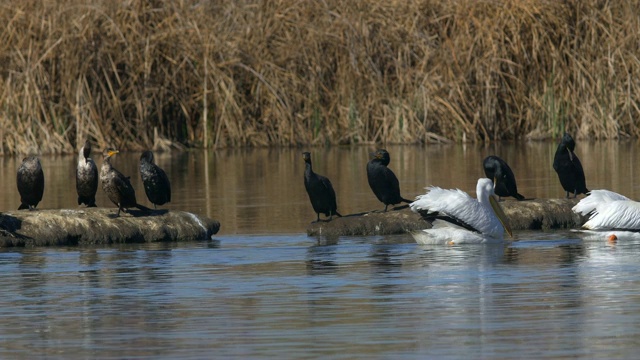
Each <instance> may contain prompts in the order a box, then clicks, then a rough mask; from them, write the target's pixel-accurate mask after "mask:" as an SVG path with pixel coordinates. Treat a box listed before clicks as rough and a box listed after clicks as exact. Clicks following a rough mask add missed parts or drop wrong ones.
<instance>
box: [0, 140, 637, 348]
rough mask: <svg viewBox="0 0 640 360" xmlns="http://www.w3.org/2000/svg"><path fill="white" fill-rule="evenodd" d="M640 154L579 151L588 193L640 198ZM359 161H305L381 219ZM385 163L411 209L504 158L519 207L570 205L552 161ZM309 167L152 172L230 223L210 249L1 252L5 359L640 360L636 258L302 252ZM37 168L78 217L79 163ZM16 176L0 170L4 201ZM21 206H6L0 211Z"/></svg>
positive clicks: (517, 248) (53, 197) (410, 157)
mask: <svg viewBox="0 0 640 360" xmlns="http://www.w3.org/2000/svg"><path fill="white" fill-rule="evenodd" d="M637 147H638V146H637V144H636V143H633V142H626V143H622V144H619V145H618V144H609V143H593V144H588V143H579V144H578V149H577V153H578V155H579V156H580V157H581V159H582V161H583V164H584V166H585V170H586V172H587V186H588V187H590V188H609V189H612V190H615V191H619V192H621V193H624V194H625V195H628V196H631V197H635V198H638V197H640V196H638V195H640V194H636V193H637V192H638V191H639V190H638V188H637V187H636V185H635V184H634V181H633V179H635V178H637V176H638V175H639V174H638V170H636V167H635V153H637ZM367 150H369V149H365V148H354V149H351V148H332V149H330V150H316V151H313V157H312V159H313V160H314V167H315V168H316V171H317V172H319V173H322V174H325V175H328V176H329V177H330V178H331V179H332V182H333V183H334V186H335V187H336V190H337V192H338V201H339V207H340V209H341V210H342V212H343V213H353V212H360V211H364V210H371V209H377V208H382V206H381V204H379V203H378V202H377V200H376V199H375V197H373V195H372V194H370V191H369V189H368V186H367V185H366V177H364V164H365V163H366V152H367ZM389 151H390V153H391V156H392V162H391V167H392V169H394V171H396V174H398V177H399V178H400V180H401V187H402V189H403V195H405V197H411V196H414V195H416V194H419V193H421V192H422V188H423V187H424V186H426V185H430V184H433V185H440V186H444V187H460V188H463V189H464V190H467V191H472V190H473V188H474V187H475V182H476V179H477V177H478V176H480V174H481V170H480V169H479V165H478V164H479V161H480V160H481V159H482V158H483V157H484V156H486V155H488V154H489V153H492V152H494V151H495V152H496V153H498V154H499V155H502V156H503V157H504V158H505V159H507V161H509V162H510V163H511V165H512V167H513V168H514V171H515V173H516V176H517V177H518V181H519V188H520V192H521V193H523V194H524V195H525V196H527V197H546V196H554V197H558V196H562V195H563V193H562V189H561V188H560V187H559V185H558V184H557V178H556V177H555V173H553V169H551V165H550V158H552V157H553V152H554V151H555V145H553V144H544V143H531V144H525V145H521V146H518V147H515V146H513V145H503V146H502V147H500V148H499V149H491V148H477V147H471V146H467V147H464V146H441V147H431V148H419V147H389ZM300 153H301V151H299V150H267V149H258V150H246V151H223V152H216V153H206V154H205V153H201V152H193V153H182V154H157V155H156V158H157V161H158V162H159V163H160V164H161V165H162V166H163V167H165V169H166V170H167V172H168V173H169V174H170V177H171V179H172V181H173V182H172V183H173V187H174V201H173V202H172V203H171V204H170V206H169V208H172V209H184V210H188V211H192V212H196V213H200V214H205V215H208V216H210V217H213V218H216V219H218V220H220V221H221V223H222V228H221V232H220V233H219V234H218V235H216V236H215V240H213V241H203V242H193V243H166V244H130V245H118V246H115V245H114V246H100V247H98V246H81V247H55V248H26V249H2V250H0V273H2V274H3V275H4V276H3V277H2V278H1V280H0V288H2V289H3V296H2V297H0V338H2V342H0V344H1V345H0V358H3V359H4V358H52V359H54V358H60V359H63V358H64V359H69V358H106V359H108V358H112V359H121V358H138V359H175V358H191V359H201V358H212V357H215V358H247V357H253V358H258V357H259V358H263V357H272V358H316V357H330V358H349V359H351V358H364V357H373V358H451V359H458V358H486V359H496V358H514V357H528V358H569V357H570V358H574V357H582V358H614V357H617V358H634V357H635V354H637V351H638V349H640V346H639V342H640V340H638V339H640V337H639V336H638V335H639V334H638V333H639V332H640V326H638V325H637V324H639V323H640V301H639V300H640V276H638V274H640V262H639V261H638V260H637V259H638V258H639V255H640V241H628V242H627V241H625V242H623V241H619V242H618V243H617V244H609V243H606V242H601V241H583V240H581V239H580V238H579V237H578V235H577V234H576V233H573V232H569V231H555V232H547V233H545V232H522V231H521V232H517V233H516V241H515V242H513V243H510V244H507V245H504V246H503V245H500V246H469V245H467V246H424V245H417V244H415V243H414V242H413V240H412V238H411V237H410V236H409V235H406V234H404V235H395V236H378V237H341V238H338V239H325V238H312V237H307V236H306V235H305V234H304V230H305V228H306V225H307V224H308V222H309V221H310V220H313V219H314V218H315V214H313V212H312V210H311V206H310V205H309V203H308V199H307V198H306V194H305V193H304V188H303V185H302V172H303V169H304V167H303V162H302V158H301V155H300ZM504 154H507V155H504ZM120 155H123V156H120ZM120 155H118V156H120V157H119V158H118V159H117V160H116V161H114V165H115V166H116V167H118V168H119V169H121V170H122V171H123V172H125V173H128V174H131V175H134V176H133V177H132V179H133V180H134V186H135V187H136V189H138V196H139V197H141V198H142V197H143V193H142V192H141V187H140V185H139V180H138V178H137V177H136V176H135V175H137V173H136V172H135V170H136V169H135V166H136V160H137V159H136V154H120ZM43 163H44V169H45V172H46V176H47V189H46V190H45V199H44V200H43V202H42V203H41V205H40V206H42V207H44V208H53V207H75V206H76V205H75V203H74V200H75V199H74V197H75V195H73V187H72V185H73V181H72V180H70V179H72V176H73V166H74V163H75V159H74V158H73V157H60V156H59V157H43ZM16 168H17V162H16V161H15V160H14V159H11V158H6V159H3V161H2V162H1V163H0V181H3V183H4V184H7V186H6V188H7V189H15V187H14V186H15V169H16ZM205 174H208V176H205ZM69 187H71V189H69ZM99 195H100V197H99V198H98V204H101V205H104V206H107V205H108V202H107V201H106V200H105V199H104V197H103V195H102V194H101V193H99ZM17 200H18V195H17V192H15V193H14V192H12V191H9V190H7V191H6V192H5V193H4V194H2V195H0V206H2V207H3V208H11V209H13V208H16V207H17V205H18V204H17ZM141 200H142V199H141ZM142 202H143V203H146V202H145V201H142Z"/></svg>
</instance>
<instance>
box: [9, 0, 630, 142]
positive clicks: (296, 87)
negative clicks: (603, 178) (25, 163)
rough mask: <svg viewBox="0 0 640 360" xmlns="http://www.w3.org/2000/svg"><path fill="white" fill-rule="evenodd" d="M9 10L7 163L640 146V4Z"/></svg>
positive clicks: (519, 1)
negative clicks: (166, 151) (617, 143)
mask: <svg viewBox="0 0 640 360" xmlns="http://www.w3.org/2000/svg"><path fill="white" fill-rule="evenodd" d="M0 10H1V11H0V21H1V23H2V24H5V26H4V27H3V28H2V29H0V60H1V63H2V65H3V66H2V68H1V69H0V74H1V76H0V94H1V97H0V139H1V141H2V152H3V153H28V152H53V153H60V152H70V151H74V148H75V147H76V146H77V144H79V143H81V142H82V139H84V138H86V137H90V138H93V139H95V140H96V142H97V143H98V146H100V147H102V146H106V144H111V145H116V146H119V147H122V148H129V149H140V148H143V147H145V148H147V147H153V146H154V145H155V146H156V147H158V146H160V145H161V144H163V143H166V141H163V139H165V140H166V139H168V140H170V141H173V142H174V143H180V144H185V145H187V146H209V147H231V146H247V145H249V146H266V145H284V146H289V145H305V146H307V145H323V144H327V143H334V144H353V143H372V142H382V143H416V142H429V141H441V140H445V139H448V140H454V141H491V140H496V139H512V138H523V137H528V138H548V137H550V136H556V135H557V134H558V133H560V132H561V131H563V130H565V129H567V130H570V131H571V132H573V133H574V134H575V135H577V136H578V137H595V138H616V137H626V136H634V137H637V136H639V135H640V130H639V128H638V126H637V122H636V120H635V119H636V118H638V116H639V111H640V110H639V107H638V103H639V101H638V100H639V96H640V91H638V87H639V85H640V82H639V78H640V77H639V76H638V75H639V69H640V61H639V58H638V56H639V54H640V51H639V49H638V47H639V45H640V38H639V37H640V35H639V34H640V20H639V18H638V16H637V14H638V13H640V4H639V3H638V1H631V2H623V1H619V2H603V1H579V0H567V1H548V0H515V1H477V0H460V1H455V0H454V1H446V0H440V1H428V0H426V1H381V0H364V1H349V0H325V1H294V0H269V1H257V0H256V1H250V0H245V1H219V2H218V1H203V0H201V1H195V0H194V1H188V0H184V1H141V0H125V1H107V0H103V1H94V2H87V1H84V0H67V1H54V0H40V1H36V0H31V1H20V2H16V1H9V0H2V1H0ZM154 131H155V135H154Z"/></svg>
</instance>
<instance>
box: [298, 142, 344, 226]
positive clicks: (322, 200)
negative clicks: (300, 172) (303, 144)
mask: <svg viewBox="0 0 640 360" xmlns="http://www.w3.org/2000/svg"><path fill="white" fill-rule="evenodd" d="M302 158H303V159H304V163H305V169H304V187H305V189H307V194H308V195H309V200H311V206H312V207H313V211H315V212H316V215H317V216H318V217H317V219H316V221H315V222H318V221H320V213H323V214H324V216H328V217H329V220H331V219H332V218H333V215H334V214H335V215H337V216H342V215H340V213H338V205H337V203H336V192H335V191H334V190H333V186H332V185H331V181H329V179H327V178H326V177H324V176H322V175H318V174H316V173H314V172H313V169H312V168H311V154H309V153H308V152H304V153H302Z"/></svg>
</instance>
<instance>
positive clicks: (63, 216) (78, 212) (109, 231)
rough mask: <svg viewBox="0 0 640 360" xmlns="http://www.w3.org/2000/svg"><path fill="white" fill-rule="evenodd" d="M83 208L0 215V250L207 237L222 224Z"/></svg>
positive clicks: (173, 214)
mask: <svg viewBox="0 0 640 360" xmlns="http://www.w3.org/2000/svg"><path fill="white" fill-rule="evenodd" d="M116 211H117V209H112V208H81V209H73V210H71V209H61V210H36V211H26V210H21V211H10V212H5V213H2V214H1V215H0V247H11V246H47V245H80V244H114V243H134V242H158V241H192V240H206V239H210V238H211V235H213V234H215V233H217V232H218V230H219V229H220V223H219V222H217V221H215V220H212V219H209V218H206V217H202V216H198V215H195V214H192V213H188V212H184V211H173V210H172V211H169V210H153V211H151V212H144V211H139V210H131V211H130V212H129V213H121V215H120V217H118V218H116V217H115V212H116Z"/></svg>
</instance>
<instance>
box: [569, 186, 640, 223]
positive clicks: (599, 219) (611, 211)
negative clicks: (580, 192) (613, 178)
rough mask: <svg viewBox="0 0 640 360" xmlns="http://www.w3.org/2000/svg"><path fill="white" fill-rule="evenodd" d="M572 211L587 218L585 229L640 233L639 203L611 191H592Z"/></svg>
mask: <svg viewBox="0 0 640 360" xmlns="http://www.w3.org/2000/svg"><path fill="white" fill-rule="evenodd" d="M572 210H573V212H575V213H578V214H580V215H582V216H587V215H588V216H589V220H588V221H587V222H586V223H584V224H583V225H582V227H583V228H585V229H589V230H630V231H640V202H637V201H633V200H631V199H629V198H628V197H626V196H624V195H620V194H618V193H615V192H613V191H609V190H592V191H591V192H590V193H589V196H587V197H585V198H584V199H582V200H580V202H578V204H576V206H574V207H573V209H572Z"/></svg>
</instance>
